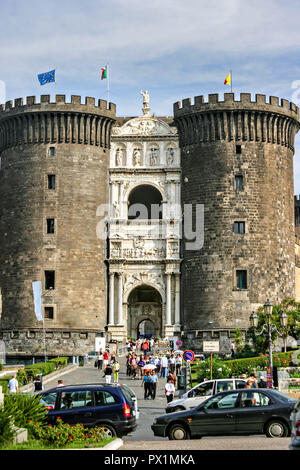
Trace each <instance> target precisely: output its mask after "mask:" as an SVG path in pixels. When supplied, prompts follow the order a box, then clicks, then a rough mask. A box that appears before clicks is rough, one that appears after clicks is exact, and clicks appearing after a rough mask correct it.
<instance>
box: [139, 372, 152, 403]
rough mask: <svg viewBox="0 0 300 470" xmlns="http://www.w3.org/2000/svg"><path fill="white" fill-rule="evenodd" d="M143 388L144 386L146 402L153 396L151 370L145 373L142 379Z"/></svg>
mask: <svg viewBox="0 0 300 470" xmlns="http://www.w3.org/2000/svg"><path fill="white" fill-rule="evenodd" d="M143 386H144V400H147V399H148V397H149V396H150V394H151V377H150V371H149V370H148V371H147V372H146V373H145V375H144V377H143V379H142V384H141V387H143Z"/></svg>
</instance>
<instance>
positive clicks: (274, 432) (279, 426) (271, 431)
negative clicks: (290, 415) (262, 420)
mask: <svg viewBox="0 0 300 470" xmlns="http://www.w3.org/2000/svg"><path fill="white" fill-rule="evenodd" d="M288 434H289V429H288V427H287V425H286V424H284V423H283V422H282V421H280V420H275V419H274V420H272V421H270V422H269V423H267V425H266V435H267V436H268V437H287V436H288Z"/></svg>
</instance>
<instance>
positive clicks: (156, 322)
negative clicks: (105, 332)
mask: <svg viewBox="0 0 300 470" xmlns="http://www.w3.org/2000/svg"><path fill="white" fill-rule="evenodd" d="M127 305H128V325H127V332H128V335H129V336H130V337H134V338H136V337H138V336H139V334H140V335H145V334H151V335H152V336H158V337H161V336H162V298H161V295H160V293H159V292H158V291H157V290H156V289H155V288H154V287H151V286H148V285H142V286H138V287H136V288H135V289H133V290H132V291H131V293H130V294H129V296H128V301H127Z"/></svg>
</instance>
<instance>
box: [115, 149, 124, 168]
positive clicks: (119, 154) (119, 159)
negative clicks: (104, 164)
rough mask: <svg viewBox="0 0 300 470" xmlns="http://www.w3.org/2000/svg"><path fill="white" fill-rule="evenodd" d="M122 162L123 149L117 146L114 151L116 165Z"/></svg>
mask: <svg viewBox="0 0 300 470" xmlns="http://www.w3.org/2000/svg"><path fill="white" fill-rule="evenodd" d="M122 164H123V150H122V149H120V148H118V149H117V151H116V165H117V166H122Z"/></svg>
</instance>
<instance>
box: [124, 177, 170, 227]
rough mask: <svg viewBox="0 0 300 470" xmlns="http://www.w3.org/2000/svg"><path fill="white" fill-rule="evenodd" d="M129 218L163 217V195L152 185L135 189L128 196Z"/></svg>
mask: <svg viewBox="0 0 300 470" xmlns="http://www.w3.org/2000/svg"><path fill="white" fill-rule="evenodd" d="M128 219H129V220H135V219H142V220H145V219H162V195H161V193H160V192H159V191H158V189H156V188H154V187H153V186H150V185H142V186H138V187H137V188H135V189H133V190H132V191H131V193H130V195H129V198H128Z"/></svg>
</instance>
